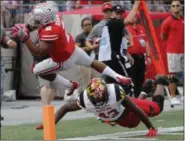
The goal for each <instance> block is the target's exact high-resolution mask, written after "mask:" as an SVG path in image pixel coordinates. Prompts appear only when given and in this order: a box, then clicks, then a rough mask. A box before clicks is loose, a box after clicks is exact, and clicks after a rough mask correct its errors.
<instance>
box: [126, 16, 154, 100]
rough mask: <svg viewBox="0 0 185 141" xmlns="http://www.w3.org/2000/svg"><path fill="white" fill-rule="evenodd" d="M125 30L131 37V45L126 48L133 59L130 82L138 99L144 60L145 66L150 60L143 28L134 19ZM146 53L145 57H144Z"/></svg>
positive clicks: (142, 80)
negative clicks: (131, 81)
mask: <svg viewBox="0 0 185 141" xmlns="http://www.w3.org/2000/svg"><path fill="white" fill-rule="evenodd" d="M127 29H128V30H129V31H130V33H131V34H132V37H133V45H132V46H130V47H129V48H128V52H129V54H131V56H132V58H133V59H134V64H133V66H132V68H131V70H132V75H131V76H132V80H133V82H134V94H135V97H136V98H138V96H139V95H140V92H141V88H142V84H143V82H144V79H145V71H146V66H145V59H146V62H147V64H148V65H149V64H151V58H150V54H149V48H148V42H147V36H146V34H145V30H144V27H143V26H142V24H141V23H140V22H139V20H138V19H135V22H134V24H133V25H128V26H127ZM145 53H146V56H145Z"/></svg>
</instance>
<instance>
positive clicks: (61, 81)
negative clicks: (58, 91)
mask: <svg viewBox="0 0 185 141" xmlns="http://www.w3.org/2000/svg"><path fill="white" fill-rule="evenodd" d="M62 69H63V64H62V63H56V62H54V61H53V60H52V59H51V58H49V59H46V60H44V61H42V62H40V63H38V64H36V65H35V67H34V68H33V72H34V74H35V75H36V76H40V77H41V78H43V79H46V80H48V81H50V86H51V87H54V88H58V87H59V88H60V87H62V86H63V87H72V86H73V83H72V82H71V81H70V80H67V79H65V78H64V77H62V76H60V75H58V74H56V73H57V72H58V71H60V70H62Z"/></svg>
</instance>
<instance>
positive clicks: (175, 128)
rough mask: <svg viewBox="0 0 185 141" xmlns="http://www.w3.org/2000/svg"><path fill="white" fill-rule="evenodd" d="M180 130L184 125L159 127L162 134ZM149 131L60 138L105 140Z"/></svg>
mask: <svg viewBox="0 0 185 141" xmlns="http://www.w3.org/2000/svg"><path fill="white" fill-rule="evenodd" d="M179 131H184V127H183V126H179V127H171V128H160V129H158V134H159V135H160V134H164V133H171V132H179ZM147 132H148V130H140V131H132V132H119V133H113V134H103V135H97V136H88V137H78V138H67V139H60V140H105V139H115V138H117V139H118V138H119V139H123V138H126V137H134V136H141V135H145V134H146V133H147ZM135 139H137V138H135Z"/></svg>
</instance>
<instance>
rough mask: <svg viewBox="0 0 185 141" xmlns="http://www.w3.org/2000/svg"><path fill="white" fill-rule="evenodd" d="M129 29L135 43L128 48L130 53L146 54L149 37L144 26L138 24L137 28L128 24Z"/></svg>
mask: <svg viewBox="0 0 185 141" xmlns="http://www.w3.org/2000/svg"><path fill="white" fill-rule="evenodd" d="M127 29H128V31H129V32H130V33H131V34H132V37H133V42H134V45H133V46H132V47H129V48H128V52H129V53H130V54H144V53H145V52H146V42H147V37H146V34H145V31H144V28H143V27H142V26H141V25H139V24H137V25H136V27H135V28H133V26H132V25H128V26H127Z"/></svg>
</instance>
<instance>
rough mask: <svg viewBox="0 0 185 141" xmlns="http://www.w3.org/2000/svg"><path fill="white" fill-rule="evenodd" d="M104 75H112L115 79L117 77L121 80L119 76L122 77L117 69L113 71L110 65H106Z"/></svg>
mask: <svg viewBox="0 0 185 141" xmlns="http://www.w3.org/2000/svg"><path fill="white" fill-rule="evenodd" d="M102 74H103V75H107V76H110V77H112V78H113V79H115V80H116V81H119V79H118V77H120V75H119V74H118V73H116V72H115V71H113V70H112V69H111V68H110V67H108V66H107V67H106V68H105V69H104V70H103V72H102Z"/></svg>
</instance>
